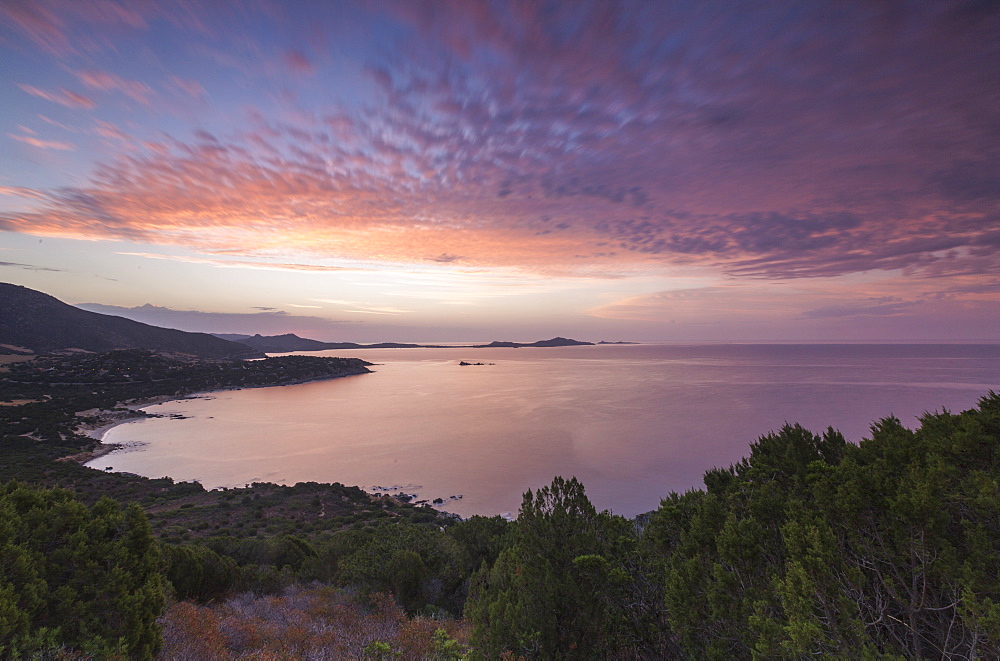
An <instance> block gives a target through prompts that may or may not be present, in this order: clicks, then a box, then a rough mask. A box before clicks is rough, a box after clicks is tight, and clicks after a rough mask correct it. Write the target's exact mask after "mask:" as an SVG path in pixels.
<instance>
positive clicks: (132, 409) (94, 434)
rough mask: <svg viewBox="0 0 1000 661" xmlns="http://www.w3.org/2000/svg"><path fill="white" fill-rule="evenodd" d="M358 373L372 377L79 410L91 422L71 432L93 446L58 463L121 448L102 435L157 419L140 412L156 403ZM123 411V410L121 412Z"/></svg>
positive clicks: (92, 457)
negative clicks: (345, 378)
mask: <svg viewBox="0 0 1000 661" xmlns="http://www.w3.org/2000/svg"><path fill="white" fill-rule="evenodd" d="M359 374H371V371H370V370H367V371H364V372H358V373H357V374H340V375H337V376H329V377H318V378H313V379H301V380H294V381H288V382H285V383H273V384H269V385H266V386H233V387H229V388H216V389H214V390H199V391H196V392H190V393H186V394H182V395H178V394H174V395H156V396H153V397H142V398H136V399H127V400H125V401H122V402H118V404H117V405H116V407H115V408H114V409H90V410H87V411H78V412H77V414H76V415H77V416H78V417H90V418H94V419H95V420H94V421H93V422H83V421H81V422H80V423H79V424H78V425H77V426H76V427H75V428H74V432H75V433H76V434H78V435H80V436H85V437H87V438H90V439H93V440H94V441H95V443H94V444H93V445H92V446H91V447H90V448H89V449H87V450H84V451H83V452H78V453H76V454H72V455H69V456H66V457H61V458H60V459H59V460H58V461H74V462H76V463H78V464H80V465H86V464H88V463H90V462H91V461H94V460H95V459H99V458H101V457H103V456H105V455H107V454H110V453H112V452H114V451H115V450H118V449H120V448H122V447H125V445H126V444H125V443H105V442H104V436H105V435H106V434H107V433H108V432H109V431H111V430H112V429H114V428H115V427H118V426H119V425H124V424H127V423H129V422H135V421H137V420H144V419H146V418H152V417H156V416H155V415H154V414H150V413H146V412H145V411H143V410H142V409H144V408H146V407H148V406H156V405H157V404H166V403H168V402H179V401H181V400H185V399H197V398H201V397H205V396H209V395H212V394H214V393H219V392H227V391H232V390H249V389H256V388H280V387H282V386H298V385H302V384H304V383H314V382H317V381H331V380H333V379H342V378H344V377H348V376H358V375H359ZM122 409H125V410H122Z"/></svg>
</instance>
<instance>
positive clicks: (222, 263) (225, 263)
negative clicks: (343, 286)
mask: <svg viewBox="0 0 1000 661" xmlns="http://www.w3.org/2000/svg"><path fill="white" fill-rule="evenodd" d="M118 254H119V255H131V256H133V257H145V258H147V259H162V260H167V261H171V262H185V263H188V264H209V265H211V266H217V267H219V268H227V269H253V270H261V271H306V272H309V271H312V272H316V273H327V272H339V271H364V270H366V269H364V268H360V267H357V268H356V267H345V266H323V265H320V264H290V263H276V262H250V261H238V260H228V259H213V258H208V257H189V256H181V255H160V254H156V253H147V252H120V253H118Z"/></svg>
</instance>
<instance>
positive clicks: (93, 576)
mask: <svg viewBox="0 0 1000 661" xmlns="http://www.w3.org/2000/svg"><path fill="white" fill-rule="evenodd" d="M158 562H159V553H158V549H157V546H156V542H155V540H154V539H153V536H152V534H151V531H150V528H149V524H148V523H147V522H146V518H145V516H144V515H143V513H142V510H140V509H139V508H138V507H137V506H135V505H129V506H127V507H124V508H122V507H119V506H118V505H117V504H116V503H114V502H113V501H111V500H109V499H103V500H100V501H98V502H97V503H96V504H95V505H94V506H93V507H87V506H86V505H84V504H83V503H80V502H78V501H76V500H75V499H74V498H73V497H72V494H70V493H69V492H68V491H64V490H58V489H53V490H49V489H33V488H30V487H27V486H24V485H21V484H17V483H10V484H7V485H5V486H3V487H0V564H2V565H3V566H4V568H5V571H4V574H3V575H2V576H0V641H2V642H0V653H2V654H3V655H4V656H6V657H11V658H17V657H20V656H29V655H31V654H32V653H42V652H44V651H46V650H52V649H58V648H60V647H63V648H70V649H77V650H82V651H85V652H88V653H91V654H96V655H110V654H124V655H128V656H130V657H134V658H150V657H151V656H152V655H153V654H154V653H155V652H156V651H157V649H158V648H159V646H160V629H159V626H158V625H157V624H156V618H157V617H158V616H159V614H160V612H161V610H162V608H163V604H164V599H163V591H162V581H161V577H160V573H159V571H158Z"/></svg>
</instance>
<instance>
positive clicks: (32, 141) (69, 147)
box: [7, 133, 76, 151]
mask: <svg viewBox="0 0 1000 661" xmlns="http://www.w3.org/2000/svg"><path fill="white" fill-rule="evenodd" d="M7 136H8V137H10V138H13V139H14V140H17V141H18V142H23V143H25V144H27V145H31V146H32V147H38V148H39V149H58V150H61V151H73V150H75V149H76V145H74V144H73V143H72V142H64V141H61V140H42V139H40V138H33V137H31V136H30V135H17V134H16V133H8V134H7Z"/></svg>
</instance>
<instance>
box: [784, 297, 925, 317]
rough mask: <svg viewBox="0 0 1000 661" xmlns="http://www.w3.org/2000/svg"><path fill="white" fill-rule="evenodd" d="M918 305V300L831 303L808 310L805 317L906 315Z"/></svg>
mask: <svg viewBox="0 0 1000 661" xmlns="http://www.w3.org/2000/svg"><path fill="white" fill-rule="evenodd" d="M914 305H918V303H917V302H916V301H894V302H891V303H859V304H855V305H831V306H828V307H822V308H815V309H813V310H806V311H805V312H803V313H802V316H803V317H807V318H811V319H827V318H830V317H869V316H885V315H892V316H898V315H904V314H907V312H908V311H909V308H911V307H913V306H914Z"/></svg>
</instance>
